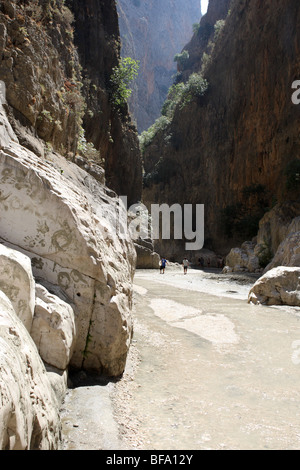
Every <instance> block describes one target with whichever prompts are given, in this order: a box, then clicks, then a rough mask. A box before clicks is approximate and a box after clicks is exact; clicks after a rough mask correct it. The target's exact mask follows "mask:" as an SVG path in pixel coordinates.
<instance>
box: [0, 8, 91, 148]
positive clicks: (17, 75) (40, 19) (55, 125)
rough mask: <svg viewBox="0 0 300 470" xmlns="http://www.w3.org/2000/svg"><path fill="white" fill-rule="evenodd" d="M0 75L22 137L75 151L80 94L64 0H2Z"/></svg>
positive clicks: (27, 141)
mask: <svg viewBox="0 0 300 470" xmlns="http://www.w3.org/2000/svg"><path fill="white" fill-rule="evenodd" d="M0 80H1V81H3V82H4V83H5V87H6V100H7V112H8V113H9V118H10V121H11V124H12V125H13V127H14V130H15V132H16V134H17V135H18V137H19V139H20V142H21V143H22V144H23V145H25V146H26V147H29V148H30V149H31V150H33V151H35V152H36V153H37V154H40V155H41V154H43V151H44V149H43V144H41V142H40V141H39V139H42V140H43V141H44V143H45V145H46V146H47V145H48V146H49V145H51V146H53V147H54V149H55V150H57V151H59V152H60V153H62V154H64V155H68V154H74V152H75V150H76V147H77V135H78V130H79V121H80V116H81V113H82V107H83V100H82V98H81V96H80V71H79V62H78V60H77V54H76V50H75V47H74V44H73V37H72V15H70V12H69V11H68V9H66V8H65V7H64V5H63V2H59V1H58V2H57V4H56V5H55V6H54V4H53V2H52V3H51V2H49V1H47V0H43V1H40V0H33V1H26V0H22V1H18V2H16V1H8V0H3V1H1V3H0Z"/></svg>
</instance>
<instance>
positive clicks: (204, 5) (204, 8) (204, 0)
mask: <svg viewBox="0 0 300 470" xmlns="http://www.w3.org/2000/svg"><path fill="white" fill-rule="evenodd" d="M207 5H208V0H201V11H202V15H205V13H206V12H207Z"/></svg>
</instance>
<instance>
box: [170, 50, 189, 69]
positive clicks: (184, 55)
mask: <svg viewBox="0 0 300 470" xmlns="http://www.w3.org/2000/svg"><path fill="white" fill-rule="evenodd" d="M189 58H190V55H189V53H188V51H182V52H181V53H180V54H176V55H175V57H174V62H177V64H178V66H179V67H184V66H185V64H186V63H187V61H188V60H189Z"/></svg>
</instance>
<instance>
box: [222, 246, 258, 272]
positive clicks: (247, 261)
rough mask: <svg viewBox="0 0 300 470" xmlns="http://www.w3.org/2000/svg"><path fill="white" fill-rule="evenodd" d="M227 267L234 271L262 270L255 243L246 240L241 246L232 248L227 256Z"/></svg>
mask: <svg viewBox="0 0 300 470" xmlns="http://www.w3.org/2000/svg"><path fill="white" fill-rule="evenodd" d="M225 264H226V267H230V268H232V271H234V272H239V271H249V272H251V273H253V272H257V271H259V270H260V266H259V261H258V257H257V255H256V253H255V243H253V242H245V243H243V244H242V246H241V248H232V250H231V251H230V253H229V254H228V256H227V257H226V262H225Z"/></svg>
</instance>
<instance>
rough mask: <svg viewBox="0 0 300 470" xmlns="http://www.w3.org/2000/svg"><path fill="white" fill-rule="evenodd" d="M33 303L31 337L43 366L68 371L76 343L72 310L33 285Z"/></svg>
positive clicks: (44, 289) (44, 290)
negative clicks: (34, 297) (48, 365)
mask: <svg viewBox="0 0 300 470" xmlns="http://www.w3.org/2000/svg"><path fill="white" fill-rule="evenodd" d="M35 292H36V302H35V310H34V319H33V324H32V329H31V337H32V339H33V340H34V342H35V344H36V346H37V348H38V351H39V354H40V356H41V358H42V359H43V361H44V362H46V363H47V364H50V365H52V366H54V367H57V368H58V369H61V370H65V369H67V367H68V365H69V362H70V359H71V357H72V355H73V349H74V343H75V339H76V327H75V316H74V311H73V309H72V307H71V306H70V305H69V304H67V303H66V302H64V301H63V300H61V299H60V298H59V297H57V296H56V295H53V294H50V293H49V292H48V290H47V289H46V288H45V287H43V286H41V285H36V288H35Z"/></svg>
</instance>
